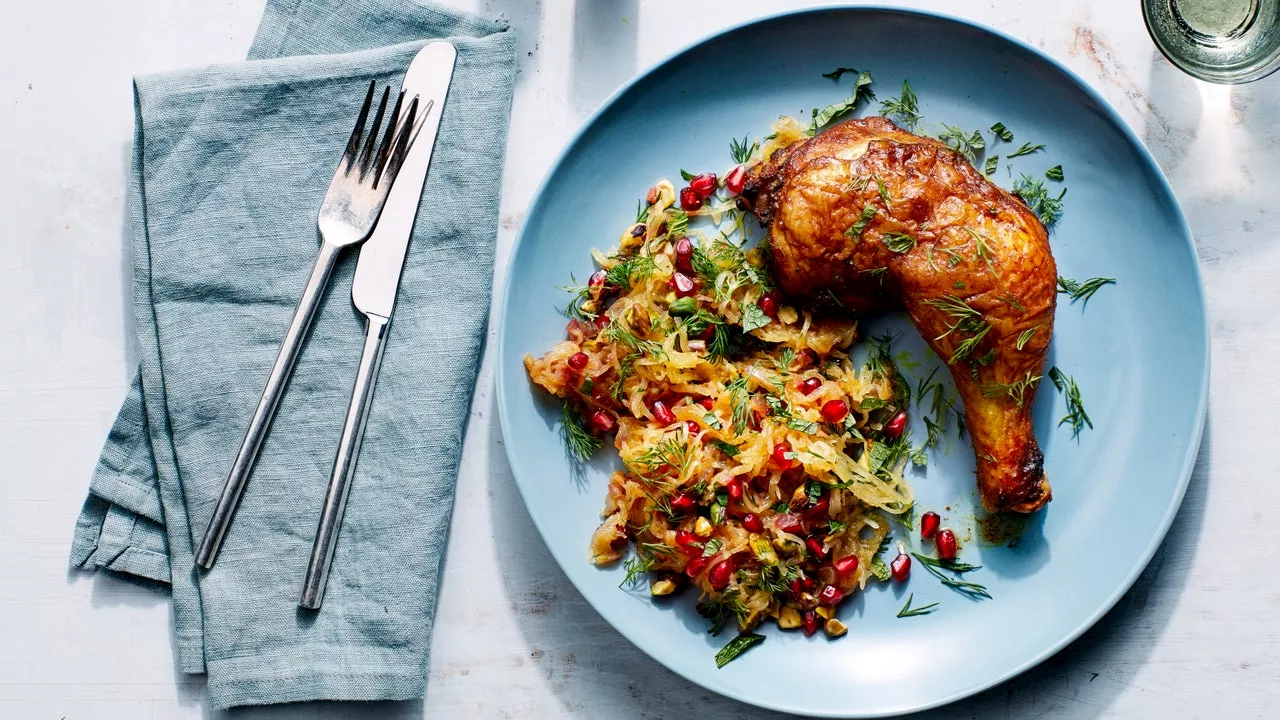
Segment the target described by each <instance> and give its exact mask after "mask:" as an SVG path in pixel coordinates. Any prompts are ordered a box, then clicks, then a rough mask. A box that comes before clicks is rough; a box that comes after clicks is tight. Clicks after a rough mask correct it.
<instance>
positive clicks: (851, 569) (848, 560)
mask: <svg viewBox="0 0 1280 720" xmlns="http://www.w3.org/2000/svg"><path fill="white" fill-rule="evenodd" d="M677 541H678V538H677ZM835 567H836V572H837V573H840V574H841V575H852V574H854V573H856V572H858V556H857V555H846V556H844V557H842V558H840V559H839V560H837V561H836V564H835Z"/></svg>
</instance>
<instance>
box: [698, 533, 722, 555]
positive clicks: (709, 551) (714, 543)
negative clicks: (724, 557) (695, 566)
mask: <svg viewBox="0 0 1280 720" xmlns="http://www.w3.org/2000/svg"><path fill="white" fill-rule="evenodd" d="M723 547H724V541H723V540H720V539H719V538H711V539H710V540H708V541H707V544H706V545H704V546H703V547H702V557H705V558H709V557H712V556H714V555H715V554H716V553H718V552H720V549H721V548H723Z"/></svg>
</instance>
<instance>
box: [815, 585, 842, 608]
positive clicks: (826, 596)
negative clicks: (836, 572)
mask: <svg viewBox="0 0 1280 720" xmlns="http://www.w3.org/2000/svg"><path fill="white" fill-rule="evenodd" d="M843 599H844V593H842V592H840V588H838V587H836V586H835V585H828V586H826V587H824V588H822V590H821V591H820V592H819V593H818V600H820V601H821V602H822V604H823V605H839V604H840V601H841V600H843Z"/></svg>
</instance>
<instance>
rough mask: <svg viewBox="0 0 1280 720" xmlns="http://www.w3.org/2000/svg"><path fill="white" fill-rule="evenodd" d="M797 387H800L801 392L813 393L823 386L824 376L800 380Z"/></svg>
mask: <svg viewBox="0 0 1280 720" xmlns="http://www.w3.org/2000/svg"><path fill="white" fill-rule="evenodd" d="M797 387H798V388H799V389H800V392H802V393H804V394H805V395H812V394H814V393H815V392H817V390H818V388H820V387H822V378H816V377H811V378H805V379H803V380H801V381H800V383H799V385H797Z"/></svg>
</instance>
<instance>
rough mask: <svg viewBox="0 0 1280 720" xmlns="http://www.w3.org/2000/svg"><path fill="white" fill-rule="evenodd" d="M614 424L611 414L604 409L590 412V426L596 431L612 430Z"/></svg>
mask: <svg viewBox="0 0 1280 720" xmlns="http://www.w3.org/2000/svg"><path fill="white" fill-rule="evenodd" d="M614 424H615V423H614V421H613V416H612V415H610V414H609V413H607V412H605V411H604V410H597V411H595V412H593V413H591V427H593V428H595V431H596V432H598V433H607V432H613V426H614Z"/></svg>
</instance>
